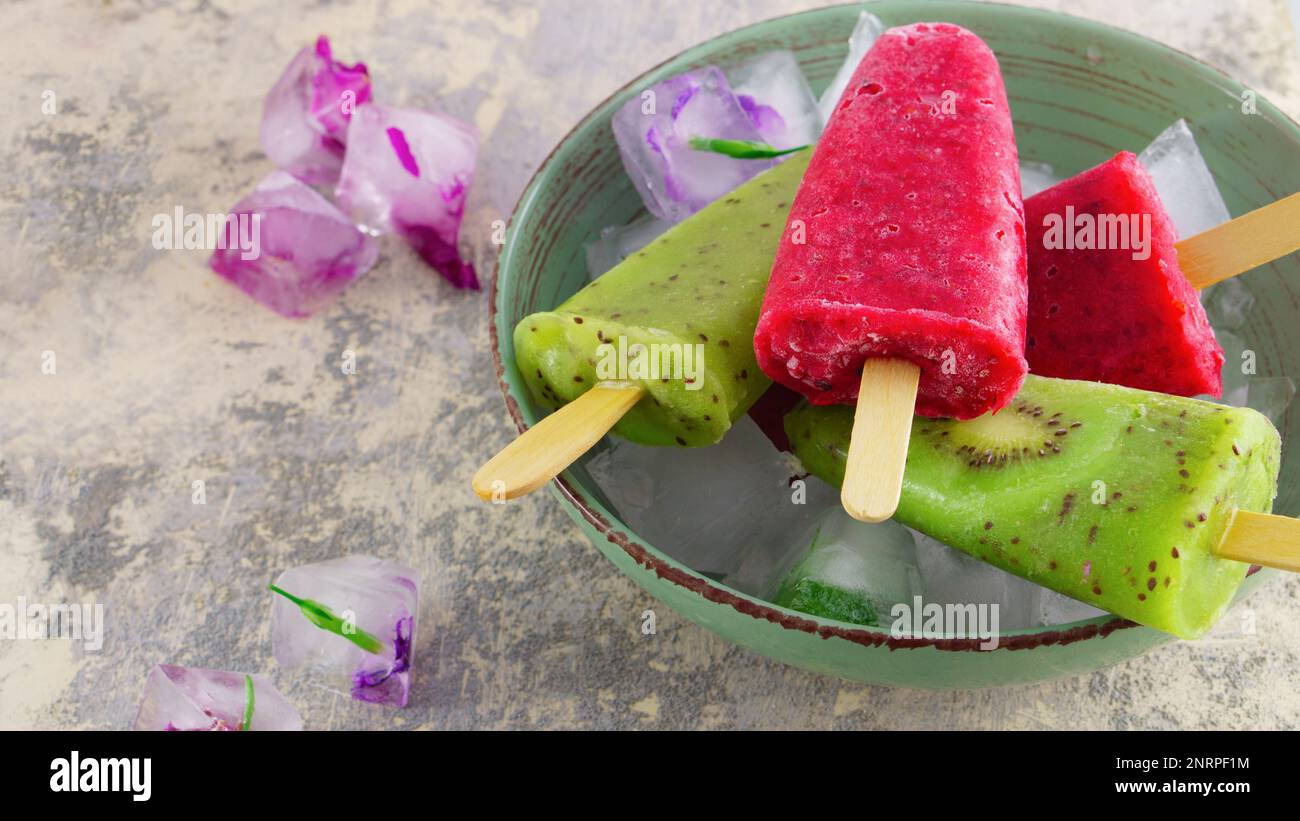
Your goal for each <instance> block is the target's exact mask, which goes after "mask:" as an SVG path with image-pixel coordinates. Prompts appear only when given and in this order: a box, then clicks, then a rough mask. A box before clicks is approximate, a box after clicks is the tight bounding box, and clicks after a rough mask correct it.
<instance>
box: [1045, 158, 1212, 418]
mask: <svg viewBox="0 0 1300 821" xmlns="http://www.w3.org/2000/svg"><path fill="white" fill-rule="evenodd" d="M1025 213H1026V217H1027V222H1028V232H1029V332H1028V338H1027V339H1026V341H1025V357H1026V358H1027V359H1028V360H1029V369H1030V370H1031V371H1033V372H1034V373H1037V374H1041V375H1043V376H1057V377H1062V378H1064V379H1085V380H1089V381H1092V382H1110V383H1112V384H1116V385H1127V386H1128V387H1130V388H1142V389H1144V390H1149V391H1160V392H1161V393H1172V394H1178V395H1180V396H1194V395H1196V394H1202V393H1208V394H1210V395H1211V396H1218V395H1219V394H1220V393H1221V391H1222V384H1221V382H1220V378H1219V371H1220V368H1221V366H1222V365H1223V349H1222V348H1220V347H1219V343H1218V342H1217V341H1215V339H1214V332H1213V331H1212V330H1211V329H1210V323H1209V321H1208V320H1207V319H1206V317H1205V309H1204V308H1202V307H1201V302H1200V299H1199V298H1198V297H1197V294H1196V289H1195V288H1193V287H1192V285H1191V283H1189V282H1188V281H1187V277H1185V276H1184V275H1183V272H1182V270H1181V269H1180V268H1179V265H1178V253H1177V251H1176V250H1175V248H1174V242H1175V241H1176V240H1177V238H1178V237H1177V235H1176V234H1175V232H1174V227H1173V223H1172V222H1171V221H1170V219H1169V217H1168V215H1167V214H1166V213H1165V209H1164V206H1163V205H1162V204H1161V202H1160V196H1159V194H1157V193H1156V189H1155V185H1154V184H1153V183H1152V181H1151V177H1150V175H1148V174H1147V172H1146V169H1144V168H1143V167H1142V165H1141V163H1139V162H1138V159H1137V157H1136V156H1134V155H1133V154H1131V153H1129V152H1127V151H1123V152H1120V153H1119V154H1116V155H1115V156H1114V157H1113V158H1112V159H1110V160H1107V161H1106V162H1104V163H1102V164H1101V165H1099V166H1097V167H1095V168H1091V169H1089V170H1087V171H1084V172H1083V173H1082V174H1078V175H1077V176H1074V177H1071V178H1070V179H1068V180H1066V181H1064V182H1062V183H1059V184H1057V185H1055V186H1053V187H1051V188H1048V189H1047V190H1045V191H1041V192H1039V193H1038V194H1035V195H1034V196H1032V197H1030V198H1029V199H1027V200H1025Z"/></svg>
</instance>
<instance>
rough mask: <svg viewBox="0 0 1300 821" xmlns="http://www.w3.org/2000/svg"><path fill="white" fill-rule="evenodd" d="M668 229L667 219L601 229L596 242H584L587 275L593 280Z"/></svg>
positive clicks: (646, 219)
mask: <svg viewBox="0 0 1300 821" xmlns="http://www.w3.org/2000/svg"><path fill="white" fill-rule="evenodd" d="M672 227H673V224H672V223H671V222H668V221H667V220H661V219H658V218H656V217H642V218H641V219H639V220H634V221H633V222H630V223H628V224H627V225H621V226H620V225H611V226H609V227H608V228H604V229H602V230H601V232H600V237H599V238H598V239H595V240H593V241H592V242H589V243H587V247H586V251H587V273H588V274H589V275H590V276H591V278H592V279H595V278H596V277H598V276H600V275H601V274H603V273H605V272H606V271H608V270H609V269H610V268H613V267H614V266H615V265H617V264H619V263H620V262H622V261H623V260H624V259H626V258H627V257H629V256H631V255H632V254H634V253H636V252H637V251H640V250H641V249H642V248H644V247H646V246H647V245H649V244H650V242H651V241H652V240H653V239H654V238H655V237H657V236H659V235H660V234H662V233H663V232H664V231H667V230H668V229H669V228H672Z"/></svg>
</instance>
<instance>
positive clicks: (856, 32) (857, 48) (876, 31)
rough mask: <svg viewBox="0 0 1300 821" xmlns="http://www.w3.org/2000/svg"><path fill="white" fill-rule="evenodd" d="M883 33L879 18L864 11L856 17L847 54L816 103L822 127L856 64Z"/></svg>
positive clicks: (883, 27) (827, 120)
mask: <svg viewBox="0 0 1300 821" xmlns="http://www.w3.org/2000/svg"><path fill="white" fill-rule="evenodd" d="M884 33H885V24H884V23H882V22H881V20H880V18H879V17H877V16H876V15H874V14H869V13H867V12H865V11H864V12H862V13H861V14H859V15H858V22H857V24H856V25H855V26H854V27H853V33H852V34H850V35H849V54H848V56H847V57H845V58H844V62H843V63H842V64H841V65H840V69H839V71H837V72H835V79H833V80H831V84H830V85H829V86H827V87H826V90H825V91H823V92H822V96H821V98H820V99H819V100H818V101H817V111H818V113H819V114H820V115H821V120H822V124H823V125H825V124H826V123H828V122H830V119H831V115H832V114H834V113H835V104H836V103H838V102H839V101H840V95H841V94H843V93H844V89H845V88H846V87H847V86H848V84H849V80H852V79H853V72H854V70H855V69H857V67H858V63H860V62H862V58H863V57H865V56H867V52H868V51H871V47H872V46H873V45H875V44H876V40H877V39H878V38H879V37H880V35H882V34H884Z"/></svg>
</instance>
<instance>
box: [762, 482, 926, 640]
mask: <svg viewBox="0 0 1300 821" xmlns="http://www.w3.org/2000/svg"><path fill="white" fill-rule="evenodd" d="M800 544H801V545H804V544H808V545H810V547H807V548H805V549H804V553H803V557H802V559H801V560H800V561H799V563H798V564H797V565H796V566H795V568H794V569H793V570H792V571H791V572H790V573H789V575H787V576H786V578H785V579H784V580H783V581H782V583H781V585H780V588H779V589H778V591H777V593H776V596H775V598H773V601H774V602H776V603H777V604H779V605H781V606H783V607H789V608H791V609H793V610H799V611H802V612H805V613H810V614H812V615H816V616H822V617H824V618H830V619H836V620H838V621H846V622H851V623H853V624H866V625H877V626H888V625H889V624H890V621H891V615H890V610H891V609H892V608H893V606H894V605H895V604H899V603H905V604H907V605H908V606H909V607H911V606H912V602H913V597H914V596H921V595H923V594H924V592H925V588H924V585H923V584H922V582H921V574H920V571H919V570H918V569H917V563H916V543H915V542H914V541H913V539H912V534H911V532H910V531H908V529H907V528H905V527H903V526H902V525H900V524H898V523H897V522H894V521H885V522H880V523H878V524H868V523H867V522H859V521H857V520H855V519H853V518H852V517H850V516H849V515H848V514H847V513H845V512H844V509H843V508H842V507H840V506H838V505H836V506H832V507H831V508H830V509H829V510H827V511H826V512H825V513H824V514H823V515H822V517H821V518H820V519H819V520H818V521H817V522H816V523H815V525H814V527H813V530H812V532H811V533H808V534H805V540H804V541H803V542H801V543H800Z"/></svg>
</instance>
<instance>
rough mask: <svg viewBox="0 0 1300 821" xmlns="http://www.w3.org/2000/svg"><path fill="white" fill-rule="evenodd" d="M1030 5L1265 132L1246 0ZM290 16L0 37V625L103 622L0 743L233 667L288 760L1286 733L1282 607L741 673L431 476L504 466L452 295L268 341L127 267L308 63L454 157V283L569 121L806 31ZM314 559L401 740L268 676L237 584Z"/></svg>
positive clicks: (516, 521)
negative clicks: (962, 675)
mask: <svg viewBox="0 0 1300 821" xmlns="http://www.w3.org/2000/svg"><path fill="white" fill-rule="evenodd" d="M1036 4H1037V5H1043V6H1047V7H1053V8H1059V9H1066V8H1068V9H1069V10H1070V11H1072V12H1073V13H1075V14H1080V15H1084V16H1090V17H1094V18H1098V19H1101V20H1104V21H1106V22H1110V23H1113V24H1116V25H1120V26H1123V27H1127V28H1129V29H1132V30H1134V31H1138V32H1140V33H1143V34H1146V35H1148V36H1152V37H1154V38H1156V39H1159V40H1162V41H1164V42H1166V43H1169V44H1170V45H1173V46H1176V47H1178V48H1181V49H1184V50H1186V51H1189V52H1191V53H1192V54H1194V55H1196V56H1198V57H1200V58H1202V59H1205V60H1207V61H1209V62H1211V63H1215V64H1217V65H1219V66H1221V67H1222V68H1224V69H1225V70H1226V71H1228V72H1229V73H1231V74H1233V75H1235V76H1237V77H1239V78H1241V79H1242V80H1243V81H1245V82H1247V83H1249V84H1252V85H1254V86H1255V87H1257V88H1258V89H1260V90H1261V92H1262V93H1263V94H1264V95H1265V96H1267V97H1269V98H1270V99H1272V100H1274V101H1275V102H1277V103H1278V104H1279V105H1282V106H1283V107H1284V108H1285V109H1287V110H1288V111H1289V112H1290V113H1291V114H1292V115H1293V116H1295V115H1296V114H1297V113H1300V71H1298V70H1297V69H1298V68H1300V65H1298V62H1297V57H1296V53H1295V35H1294V29H1293V28H1292V26H1291V22H1290V20H1289V17H1288V12H1287V5H1286V3H1285V2H1283V0H1274V1H1273V2H1267V0H1259V1H1257V2H1246V0H1229V1H1228V2H1209V0H1206V2H1182V1H1181V0H1147V1H1146V2H1143V3H1131V4H1130V3H1115V2H1100V1H1096V2H1090V1H1088V0H1074V1H1073V2H1067V1H1066V0H1040V2H1038V3H1036ZM297 5H298V4H291V3H283V4H282V3H251V2H250V3H238V2H234V1H233V0H192V1H191V0H187V1H186V2H178V3H175V4H167V3H161V2H145V0H139V2H126V0H112V1H111V2H109V0H105V1H104V2H102V3H85V2H76V0H66V2H52V3H51V2H34V1H33V2H17V3H8V4H5V5H4V6H3V7H2V8H0V30H4V31H6V32H8V33H9V38H8V45H7V47H6V48H5V49H4V50H3V51H2V52H0V77H4V78H5V80H4V83H5V87H6V91H7V93H6V95H5V97H6V99H7V103H8V104H7V106H6V116H5V117H4V118H3V120H2V121H0V167H3V168H4V169H5V171H4V174H3V178H2V179H0V247H3V248H4V259H3V262H0V270H2V271H3V275H2V276H0V603H5V602H7V603H11V604H12V603H15V602H17V601H19V599H20V597H21V598H24V599H26V600H27V601H28V602H42V603H46V604H54V603H60V602H78V603H81V602H86V603H99V604H102V605H103V607H104V620H105V633H104V641H103V646H102V648H101V649H99V650H98V651H92V650H91V649H89V648H87V647H86V646H85V645H84V644H82V643H77V642H72V641H68V640H26V641H23V640H0V728H6V729H12V728H125V727H128V726H129V725H130V723H131V720H132V718H133V716H134V713H135V708H136V703H137V699H138V697H139V694H140V690H141V686H142V684H143V682H144V677H145V674H146V672H147V671H148V669H149V667H150V666H151V665H153V664H155V663H160V662H164V663H177V664H185V665H194V666H204V667H218V668H224V669H232V670H240V671H263V672H267V673H269V674H270V675H272V676H273V677H274V678H275V680H276V681H278V682H279V684H280V685H281V686H282V688H283V689H284V691H285V692H286V694H287V695H289V696H290V698H292V699H293V700H295V701H296V702H297V703H298V704H299V705H300V707H301V709H302V711H303V715H304V718H305V720H306V723H307V725H308V726H309V727H313V728H370V729H381V728H394V729H397V728H400V729H407V728H430V729H439V728H500V727H570V728H629V727H662V728H718V727H768V728H797V727H810V728H825V727H857V728H947V727H956V728H1133V729H1146V728H1180V727H1181V728H1193V727H1216V728H1233V727H1291V728H1294V727H1296V726H1297V723H1298V721H1300V720H1298V719H1297V714H1300V673H1298V672H1297V671H1298V670H1300V604H1298V603H1297V594H1298V593H1300V580H1297V579H1295V578H1294V577H1293V578H1291V579H1287V580H1278V581H1275V582H1274V583H1272V584H1271V585H1270V586H1269V587H1268V588H1267V589H1266V590H1264V591H1262V592H1261V593H1260V594H1259V595H1258V596H1256V597H1255V598H1253V599H1252V601H1251V603H1250V604H1251V607H1252V611H1251V612H1250V613H1249V614H1245V615H1246V616H1249V617H1250V618H1246V617H1245V616H1242V615H1241V614H1234V616H1232V617H1230V618H1229V619H1228V620H1227V621H1225V623H1224V625H1221V627H1220V628H1219V629H1218V630H1216V632H1215V634H1214V636H1213V637H1211V638H1210V639H1207V640H1203V641H1199V642H1196V643H1178V644H1174V645H1171V646H1168V647H1166V648H1164V649H1162V650H1160V651H1158V652H1155V653H1152V654H1151V655H1149V656H1147V657H1145V658H1142V659H1139V660H1136V661H1133V662H1130V663H1128V664H1125V665H1122V666H1119V667H1116V668H1112V669H1108V670H1105V671H1102V672H1098V673H1095V674H1092V675H1088V676H1084V677H1080V678H1075V679H1071V680H1066V681H1058V682H1054V683H1048V684H1042V685H1037V686H1024V687H1015V688H1005V689H999V690H990V691H973V692H942V693H929V692H921V691H913V690H897V689H886V688H878V687H870V686H864V685H859V684H854V683H848V682H844V681H839V680H835V679H831V678H826V677H824V676H819V675H814V674H811V673H806V672H803V671H801V670H798V669H795V668H792V667H787V666H784V665H782V664H779V663H776V662H773V661H769V660H766V659H764V658H761V657H759V656H756V655H754V654H752V653H750V652H748V651H746V650H743V649H741V648H739V647H736V646H733V645H730V644H728V643H726V642H724V641H723V640H722V639H720V638H717V637H716V636H714V635H713V634H711V633H709V632H707V631H706V630H704V629H702V628H699V627H696V626H695V625H693V624H690V623H687V622H685V621H684V620H683V619H681V618H680V617H678V616H677V615H676V614H674V613H673V612H671V611H669V610H667V608H664V607H662V606H659V605H657V604H656V602H654V600H653V599H651V598H649V597H648V596H646V595H645V594H644V593H643V592H642V591H641V590H640V589H639V588H637V587H636V586H635V585H633V584H632V583H631V582H630V581H628V580H627V579H625V578H623V577H622V576H620V575H619V574H618V573H617V572H616V571H615V570H614V569H613V567H612V566H611V565H609V564H608V563H607V562H606V561H605V560H604V559H602V558H601V557H600V555H599V554H598V553H597V552H596V550H595V549H594V548H593V547H592V546H591V545H590V544H588V543H586V542H585V540H583V539H582V538H581V537H580V535H579V534H578V532H577V530H576V528H574V527H573V526H572V525H571V523H570V521H569V520H568V518H567V517H566V516H565V515H564V513H563V512H562V511H561V510H560V507H559V505H558V504H557V503H556V502H555V501H554V500H553V499H551V498H550V497H549V496H548V495H547V494H544V493H539V494H536V495H534V496H531V497H528V498H526V499H524V500H522V501H520V502H518V503H515V504H511V505H508V506H505V507H497V506H488V505H484V504H482V503H480V502H479V501H478V500H477V499H475V498H474V496H473V495H472V493H471V492H470V489H469V482H468V479H469V477H470V476H471V475H472V473H473V472H474V469H475V468H476V467H477V466H478V465H479V464H480V463H481V462H483V461H484V460H485V459H486V458H487V457H488V456H489V455H490V454H492V453H493V452H495V451H496V450H497V449H498V448H500V447H501V446H503V445H504V444H505V443H506V442H507V441H508V440H509V439H510V438H511V434H512V430H511V428H510V426H509V424H508V421H507V417H506V414H505V412H504V408H503V404H502V402H501V397H500V395H499V394H498V391H497V387H496V385H495V382H494V380H493V377H492V369H491V365H490V359H489V353H488V330H487V322H486V304H485V302H486V300H485V294H483V293H465V292H457V291H455V290H453V289H452V288H450V287H448V286H446V285H444V284H443V283H442V282H441V281H440V280H439V279H438V278H437V277H436V276H435V275H433V274H432V273H431V272H430V271H429V270H427V269H426V268H424V267H423V266H422V265H421V264H419V262H418V260H417V259H416V258H415V257H414V256H413V254H412V253H411V252H410V251H409V250H407V249H406V248H404V247H402V245H401V244H400V243H398V242H396V241H385V242H384V243H383V254H382V257H381V259H380V262H379V263H378V265H377V266H376V267H375V269H374V270H373V271H372V272H371V273H370V274H369V275H367V276H366V277H365V278H364V279H363V280H362V281H360V282H358V283H357V284H355V285H354V286H353V287H351V288H350V289H349V290H348V291H347V292H346V293H345V294H344V295H343V297H342V298H341V299H340V300H338V301H337V302H336V303H334V304H333V305H332V306H331V307H330V308H329V309H327V310H325V311H323V312H322V313H321V314H319V315H318V316H316V317H313V318H311V319H308V320H302V321H288V320H283V319H280V318H278V317H277V316H275V315H273V314H271V313H270V312H268V311H266V310H264V309H263V308H261V307H259V306H258V305H256V304H254V303H253V302H251V301H250V300H249V299H247V298H246V297H244V296H243V295H242V294H241V293H239V292H238V291H236V290H235V289H233V288H231V287H228V286H227V285H225V284H224V283H223V282H220V281H219V280H217V279H216V278H215V277H214V276H213V275H211V274H210V273H209V272H208V271H207V269H206V267H205V262H206V256H207V254H206V253H205V252H200V251H157V250H154V248H153V247H152V245H151V242H150V238H151V235H152V227H151V219H152V217H153V215H155V214H159V213H172V211H173V210H174V209H175V208H176V207H177V206H182V207H184V208H185V209H186V210H187V211H198V212H209V211H224V210H225V209H227V208H228V207H229V206H230V205H232V204H233V203H234V202H235V201H236V200H237V199H239V197H240V196H242V195H243V194H244V193H245V192H247V191H248V190H249V189H250V188H251V187H252V186H253V185H254V184H255V183H256V181H257V180H258V179H259V178H261V177H262V176H263V175H264V174H265V173H267V172H268V171H269V170H270V169H271V165H270V163H269V162H268V161H267V160H266V158H265V157H264V156H263V155H262V153H261V151H260V150H259V148H258V144H257V125H258V118H259V115H260V109H261V101H262V97H263V95H264V94H265V93H266V91H267V89H268V88H269V86H270V85H271V83H272V82H273V81H274V79H275V78H276V77H277V76H278V74H279V72H280V71H281V69H282V68H283V67H284V65H285V64H286V63H287V61H288V60H289V58H290V56H291V55H292V54H293V52H294V51H295V50H296V49H298V48H300V47H301V46H302V45H304V44H306V43H308V42H310V41H311V40H312V39H313V38H314V37H315V36H316V35H317V34H318V33H320V32H325V33H328V34H329V35H331V37H332V39H333V42H334V45H335V48H336V53H337V54H338V55H339V56H340V57H341V58H342V59H344V60H347V61H349V62H350V61H353V60H356V59H361V60H364V61H365V62H367V63H368V64H369V66H370V68H371V72H372V76H373V78H374V81H375V87H376V90H377V95H378V96H379V98H380V99H381V100H383V101H386V102H391V103H395V104H402V105H411V106H418V107H428V108H433V109H439V110H445V111H447V112H450V113H452V114H454V115H457V116H460V117H462V118H465V119H467V120H471V121H473V122H474V123H476V124H477V125H478V127H479V128H480V129H481V130H482V133H483V135H484V140H483V145H482V153H481V156H480V162H479V167H478V177H477V179H476V181H475V184H474V188H473V192H472V197H471V203H470V208H469V213H468V217H467V221H466V225H465V230H464V233H465V234H466V236H468V237H470V239H471V242H472V243H473V245H474V247H475V254H476V257H477V260H478V263H479V265H480V270H481V271H483V272H484V273H488V272H490V271H491V261H492V254H493V253H494V250H495V249H494V248H493V247H492V246H491V245H490V243H489V242H488V241H487V234H488V226H489V225H490V223H491V221H492V220H494V219H497V218H499V217H502V216H504V215H507V214H508V213H509V211H510V209H511V208H512V206H513V204H514V201H515V198H516V197H517V196H518V194H519V192H520V191H521V190H522V188H523V186H524V185H525V183H526V182H527V180H528V178H529V177H530V175H531V174H532V173H533V171H534V170H535V169H536V168H537V166H538V164H539V163H540V162H541V160H542V159H543V158H544V157H545V156H546V154H547V153H548V152H549V151H550V149H551V148H552V146H553V145H554V144H555V143H556V142H557V141H558V140H559V139H560V138H561V137H562V136H563V135H564V133H565V132H566V131H567V130H568V129H569V128H570V127H571V126H572V124H573V123H574V122H576V121H577V120H578V118H579V117H581V116H582V115H583V114H584V113H586V112H587V111H588V110H589V109H590V108H591V107H592V106H593V105H595V104H596V103H597V102H599V101H600V100H602V99H604V98H605V97H606V96H607V95H608V94H609V93H610V92H611V91H613V90H614V89H616V88H618V87H619V86H620V85H622V84H623V83H625V82H626V81H627V80H629V79H630V78H632V77H633V76H635V75H636V74H637V73H639V72H640V71H642V70H644V69H646V68H648V67H650V66H652V65H654V64H656V63H658V62H659V61H661V60H662V59H664V58H666V57H669V56H671V55H672V54H674V53H676V52H678V51H679V50H681V49H683V48H685V47H687V46H690V45H692V44H694V43H697V42H700V41H702V40H705V39H707V38H709V37H712V36H714V35H716V34H719V33H721V32H724V31H727V30H729V29H733V28H737V27H739V26H742V25H745V24H747V23H750V22H753V21H757V20H761V19H765V18H768V17H773V16H776V15H778V14H782V13H786V12H790V11H797V10H801V9H804V8H808V7H811V6H813V5H816V4H815V3H811V2H799V1H798V0H755V1H754V2H742V1H741V0H714V2H709V3H697V2H686V1H685V0H680V2H674V3H644V2H634V0H616V1H615V2H594V1H593V2H578V0H543V2H535V3H528V2H516V1H515V0H496V2H483V3H463V2H450V1H449V0H437V1H436V2H430V1H429V0H390V1H389V2H382V3H365V2H347V1H346V0H339V2H333V3H328V2H321V3H310V4H308V3H303V4H301V7H297ZM47 92H53V97H52V99H53V100H54V101H55V102H56V107H55V111H56V113H53V114H49V113H44V111H43V110H42V102H43V101H45V100H47V99H50V95H49V94H47ZM348 352H351V353H352V354H353V355H354V356H355V361H356V369H355V373H352V374H348V373H345V372H344V371H343V369H342V368H341V363H342V361H343V359H344V357H345V356H347V354H348ZM51 354H52V356H53V358H52V359H51ZM49 362H53V363H54V365H55V368H54V372H53V373H45V372H44V371H43V367H42V366H43V365H46V364H47V363H49ZM45 370H48V368H46V369H45ZM195 482H202V483H203V490H204V492H203V496H204V501H205V503H204V504H196V503H195V494H194V487H195V484H194V483H195ZM351 552H368V553H374V554H377V555H380V556H385V557H391V558H396V559H400V560H402V561H405V562H406V563H408V564H411V565H413V566H414V567H416V568H418V569H419V571H420V572H421V573H422V575H423V580H424V594H423V601H422V607H421V612H420V627H419V636H418V639H419V641H418V646H417V653H418V656H417V665H416V670H415V681H416V687H415V689H414V693H413V704H412V705H411V707H410V708H409V709H406V710H401V711H396V710H387V709H382V708H376V707H371V706H368V705H364V704H358V703H353V702H351V701H349V700H348V699H346V698H343V697H339V696H336V695H334V694H331V693H329V692H327V691H325V690H323V689H321V688H319V687H316V686H314V685H311V684H309V683H304V682H300V681H295V680H294V679H293V678H292V677H291V676H289V675H286V674H285V673H284V671H281V670H278V669H277V668H276V665H275V662H274V660H273V659H272V658H271V655H270V625H269V621H268V619H267V615H268V613H269V599H268V594H267V593H266V592H265V585H266V584H267V583H268V582H269V581H270V580H271V579H272V578H274V576H275V575H276V574H277V573H278V572H279V571H280V570H282V569H283V568H285V567H287V566H290V565H292V564H297V563H303V562H308V561H314V560H320V559H325V558H331V557H334V556H338V555H342V554H345V553H351ZM647 608H653V609H655V610H656V612H657V615H658V632H657V633H656V634H655V635H652V636H643V635H642V634H641V633H640V631H639V629H638V627H639V615H640V613H641V612H642V611H643V610H645V609H647ZM1247 623H1249V624H1251V625H1253V630H1246V629H1243V625H1246V624H1247Z"/></svg>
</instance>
